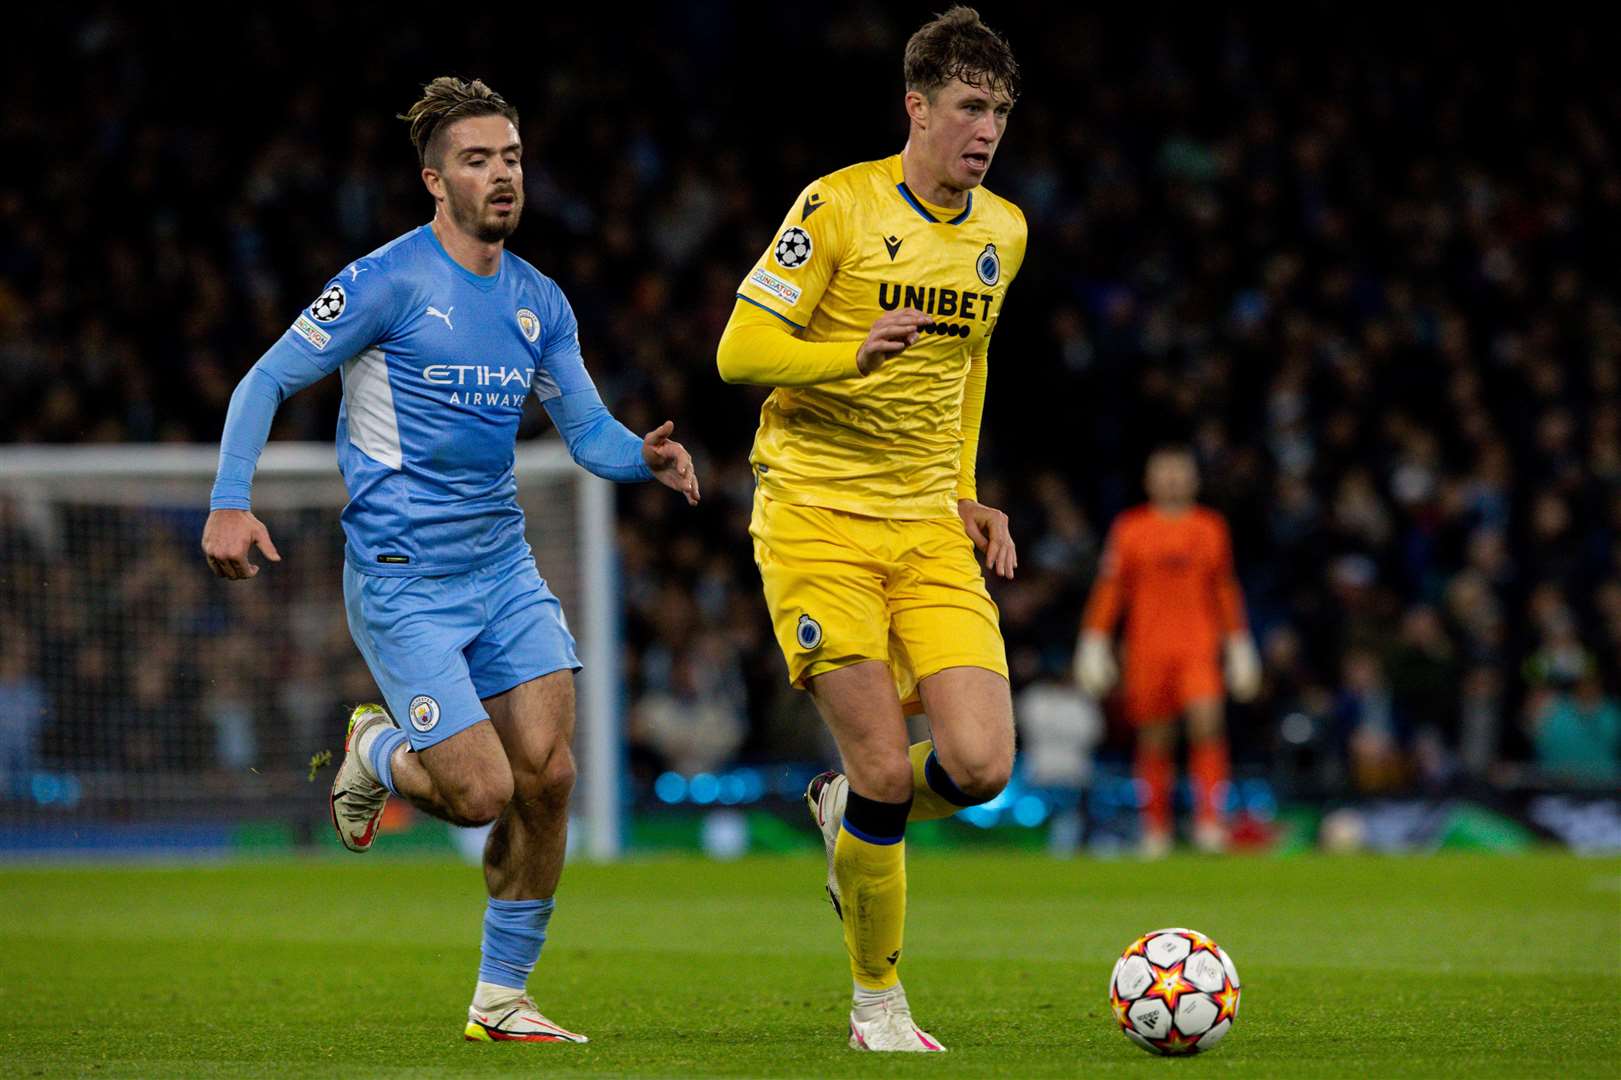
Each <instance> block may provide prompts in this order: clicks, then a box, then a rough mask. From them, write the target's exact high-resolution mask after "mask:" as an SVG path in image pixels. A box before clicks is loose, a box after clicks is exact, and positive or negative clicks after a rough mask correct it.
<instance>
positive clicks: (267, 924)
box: [0, 852, 1621, 1080]
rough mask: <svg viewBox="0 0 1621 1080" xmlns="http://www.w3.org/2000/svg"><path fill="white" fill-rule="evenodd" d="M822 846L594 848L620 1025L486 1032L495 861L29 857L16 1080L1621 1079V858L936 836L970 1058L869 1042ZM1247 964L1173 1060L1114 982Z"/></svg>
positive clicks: (935, 995)
mask: <svg viewBox="0 0 1621 1080" xmlns="http://www.w3.org/2000/svg"><path fill="white" fill-rule="evenodd" d="M822 873H823V870H822V864H821V860H820V859H819V858H816V857H812V856H808V855H807V856H804V857H799V856H778V857H761V858H754V859H747V860H743V861H741V862H735V863H711V862H706V861H702V860H698V859H694V858H675V857H671V858H660V859H648V860H642V861H632V862H628V863H625V864H622V865H617V866H586V865H576V866H572V867H570V869H569V872H568V874H567V875H566V876H565V878H564V882H563V886H564V887H563V891H562V893H561V895H560V900H559V905H558V910H557V915H556V916H555V918H554V920H553V922H552V932H551V940H550V942H549V943H548V945H547V947H546V953H545V955H544V956H543V957H542V959H541V962H540V966H539V967H538V968H537V970H536V975H535V978H534V979H533V980H532V982H531V988H532V990H533V991H534V992H535V996H536V998H537V999H538V1000H539V1002H540V1005H541V1008H542V1009H544V1010H545V1011H547V1012H548V1013H550V1014H551V1015H552V1017H553V1018H554V1019H556V1020H558V1021H559V1022H561V1023H563V1024H564V1025H566V1026H569V1027H573V1028H575V1029H577V1030H581V1031H584V1032H586V1033H587V1034H589V1035H590V1036H591V1038H592V1040H593V1041H592V1042H591V1044H590V1045H589V1046H558V1045H514V1044H506V1045H494V1046H492V1045H486V1044H471V1043H464V1042H463V1041H462V1038H461V1028H462V1024H463V1022H464V1019H465V1016H464V1010H465V1008H466V1005H467V999H468V996H469V995H470V993H471V990H472V978H473V972H474V968H475V965H476V963H477V955H478V936H479V920H480V917H481V911H482V904H483V900H482V895H481V883H480V878H479V874H478V871H477V870H475V869H473V868H470V867H467V866H462V865H457V864H452V863H446V862H439V861H412V860H401V859H392V860H391V859H389V858H388V857H387V855H386V854H385V855H382V856H381V857H380V856H379V855H370V856H367V857H364V858H360V857H349V858H330V859H329V858H315V859H310V860H301V861H293V860H284V861H274V862H257V863H233V864H227V865H201V866H183V867H161V868H160V867H150V868H101V867H97V868H76V867H67V868H37V869H35V868H24V869H15V868H13V869H3V870H0V1075H4V1076H7V1077H13V1076H15V1077H29V1076H94V1077H180V1076H208V1077H231V1078H240V1077H274V1078H276V1080H293V1078H296V1077H345V1078H360V1077H370V1076H379V1077H383V1076H387V1077H461V1076H533V1075H546V1076H553V1077H576V1076H705V1075H715V1076H760V1077H776V1076H802V1077H826V1076H839V1077H845V1076H856V1077H859V1076H937V1077H943V1076H951V1077H958V1076H975V1077H977V1076H1010V1077H1037V1076H1082V1075H1084V1076H1087V1077H1113V1076H1154V1077H1168V1076H1171V1075H1172V1074H1175V1076H1176V1077H1177V1078H1179V1080H1187V1078H1189V1077H1193V1076H1234V1077H1245V1078H1254V1077H1333V1078H1336V1080H1338V1078H1341V1077H1348V1076H1350V1077H1407V1076H1423V1077H1430V1076H1436V1077H1441V1076H1457V1077H1472V1078H1473V1077H1533V1076H1535V1077H1553V1076H1559V1077H1578V1076H1595V1077H1597V1076H1614V1075H1616V1074H1615V1071H1614V1070H1615V1068H1616V1061H1617V1057H1618V1053H1621V1009H1618V1008H1617V999H1616V997H1615V992H1616V989H1617V981H1616V977H1617V975H1618V974H1621V862H1618V861H1616V860H1597V859H1579V858H1575V857H1571V856H1567V855H1558V854H1538V855H1533V856H1529V857H1525V858H1501V857H1487V856H1479V857H1477V856H1466V855H1456V856H1443V857H1435V858H1340V859H1333V858H1321V857H1302V858H1297V859H1264V858H1232V859H1225V860H1217V859H1201V858H1195V857H1179V858H1176V859H1172V860H1170V861H1168V862H1164V863H1158V864H1151V865H1144V864H1139V863H1134V862H1125V861H1121V862H1091V861H1087V860H1075V861H1069V862H1056V861H1050V860H1048V859H1045V858H1042V857H1040V856H1036V855H990V854H950V853H939V852H927V853H924V852H918V853H915V854H914V856H913V858H912V859H911V868H910V877H911V887H912V908H911V916H910V922H909V925H908V928H907V930H908V936H907V956H906V960H905V961H904V962H903V970H904V973H905V977H906V984H907V988H908V991H909V993H910V997H911V999H912V1003H913V1006H914V1009H915V1011H916V1013H917V1015H918V1017H919V1019H920V1020H921V1021H922V1022H923V1023H924V1024H925V1025H926V1026H927V1027H928V1028H930V1029H931V1030H932V1031H933V1032H934V1033H935V1035H936V1036H937V1037H939V1038H940V1039H941V1040H942V1041H943V1042H944V1043H945V1044H946V1045H947V1046H948V1047H950V1048H951V1052H950V1053H949V1054H945V1055H915V1056H914V1055H895V1056H888V1055H885V1056H880V1055H858V1054H856V1053H854V1052H853V1051H850V1050H847V1049H845V1047H844V1034H845V1032H844V1023H845V1009H846V1005H845V1001H846V994H847V991H848V987H849V983H848V981H847V980H848V975H847V969H846V967H845V961H844V957H843V949H842V943H841V939H840V937H839V934H838V929H837V924H836V922H835V920H834V918H833V915H832V913H831V910H830V909H829V908H828V906H827V905H826V903H825V902H824V901H822V900H821V899H820V898H819V897H820V891H821V879H822ZM1161 926H1191V927H1194V928H1196V929H1199V930H1203V931H1205V932H1206V933H1208V934H1210V935H1212V936H1213V937H1214V938H1215V939H1216V940H1217V941H1219V942H1220V943H1221V944H1222V945H1223V946H1225V947H1226V948H1227V949H1228V950H1229V951H1230V952H1231V953H1232V955H1233V958H1234V960H1235V961H1236V963H1237V965H1238V970H1239V974H1240V975H1241V976H1242V977H1243V979H1244V987H1245V988H1244V1002H1243V1007H1242V1011H1241V1013H1240V1019H1239V1023H1238V1025H1237V1026H1236V1027H1235V1028H1234V1030H1233V1031H1232V1033H1231V1034H1230V1035H1229V1036H1228V1037H1227V1040H1226V1041H1225V1042H1224V1043H1223V1044H1222V1045H1221V1046H1219V1047H1218V1048H1217V1049H1216V1050H1215V1051H1213V1052H1212V1053H1209V1054H1206V1055H1202V1056H1200V1057H1198V1058H1192V1059H1180V1060H1170V1059H1159V1058H1153V1057H1150V1056H1148V1055H1146V1054H1144V1053H1142V1052H1141V1051H1140V1050H1138V1049H1136V1048H1135V1047H1133V1046H1131V1045H1130V1044H1129V1043H1128V1042H1127V1041H1126V1039H1125V1038H1124V1037H1123V1036H1122V1035H1121V1034H1120V1032H1119V1031H1118V1030H1116V1029H1115V1027H1114V1026H1113V1023H1112V1021H1111V1018H1110V1013H1109V1008H1108V1001H1107V995H1106V992H1105V986H1106V983H1107V980H1108V975H1109V971H1110V969H1111V967H1112V966H1113V962H1114V959H1115V957H1116V955H1118V953H1119V951H1120V950H1121V949H1122V948H1124V947H1125V946H1126V945H1127V944H1129V943H1130V942H1131V940H1132V939H1133V938H1134V937H1136V936H1137V935H1138V934H1139V933H1141V932H1142V931H1144V930H1150V929H1155V928H1158V927H1161Z"/></svg>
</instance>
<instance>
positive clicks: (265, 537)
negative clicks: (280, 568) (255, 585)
mask: <svg viewBox="0 0 1621 1080" xmlns="http://www.w3.org/2000/svg"><path fill="white" fill-rule="evenodd" d="M255 545H257V546H258V548H259V551H260V553H261V554H263V555H264V557H265V558H267V559H269V560H270V561H271V562H281V552H279V551H277V550H276V545H275V544H273V543H272V542H271V540H270V530H269V529H267V528H265V525H264V522H262V521H260V520H259V519H258V518H256V517H254V516H253V514H252V513H250V512H249V511H247V510H215V511H214V512H213V513H211V514H209V515H208V521H207V523H206V524H204V526H203V557H204V558H206V559H207V560H208V568H209V569H210V570H212V571H214V573H215V575H217V576H219V577H222V578H228V579H230V580H231V581H246V580H247V579H248V578H250V577H253V576H254V575H255V574H257V573H258V572H259V567H258V564H256V563H254V562H251V561H249V559H248V553H249V550H250V549H251V548H253V547H254V546H255Z"/></svg>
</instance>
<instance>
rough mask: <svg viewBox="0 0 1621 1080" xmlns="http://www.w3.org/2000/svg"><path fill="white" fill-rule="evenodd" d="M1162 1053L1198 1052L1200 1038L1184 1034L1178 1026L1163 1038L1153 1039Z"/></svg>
mask: <svg viewBox="0 0 1621 1080" xmlns="http://www.w3.org/2000/svg"><path fill="white" fill-rule="evenodd" d="M1153 1043H1154V1045H1155V1046H1157V1047H1159V1049H1160V1053H1162V1054H1196V1053H1198V1051H1199V1040H1198V1039H1197V1038H1195V1037H1193V1036H1191V1035H1184V1034H1182V1033H1181V1032H1180V1031H1178V1030H1176V1028H1174V1027H1173V1028H1171V1033H1170V1034H1169V1035H1167V1036H1165V1038H1163V1039H1155V1040H1153Z"/></svg>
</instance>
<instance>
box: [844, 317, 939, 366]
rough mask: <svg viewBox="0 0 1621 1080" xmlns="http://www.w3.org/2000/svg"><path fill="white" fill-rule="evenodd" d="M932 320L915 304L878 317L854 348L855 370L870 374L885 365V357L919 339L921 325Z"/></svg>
mask: <svg viewBox="0 0 1621 1080" xmlns="http://www.w3.org/2000/svg"><path fill="white" fill-rule="evenodd" d="M933 322H934V320H933V319H932V318H930V317H929V316H927V315H925V314H923V312H921V311H919V310H918V309H917V308H909V307H908V308H901V309H899V310H898V311H890V312H886V313H885V314H883V315H880V316H879V317H878V321H877V322H875V323H873V324H872V329H871V330H869V331H867V340H866V341H863V342H862V343H861V348H859V349H857V350H856V370H858V371H860V372H861V374H863V375H871V374H872V373H873V372H875V371H877V370H878V369H879V368H881V367H883V366H884V363H885V361H887V360H888V359H889V358H890V357H892V356H895V355H897V354H898V353H900V352H901V351H902V350H904V349H905V348H906V347H907V346H908V345H911V344H913V343H915V342H916V341H917V339H918V330H919V328H920V327H924V326H928V325H930V324H931V323H933Z"/></svg>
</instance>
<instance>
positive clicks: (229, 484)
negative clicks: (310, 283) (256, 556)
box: [208, 260, 395, 510]
mask: <svg viewBox="0 0 1621 1080" xmlns="http://www.w3.org/2000/svg"><path fill="white" fill-rule="evenodd" d="M394 309H395V303H394V297H393V294H392V290H391V288H390V286H389V282H388V279H387V275H386V274H385V273H384V272H383V271H382V270H381V269H380V268H378V267H377V266H376V265H375V264H373V263H372V262H371V261H370V260H361V261H360V262H357V263H354V264H352V265H350V266H349V267H348V268H347V269H345V270H343V271H342V272H340V273H339V274H338V275H337V276H336V277H334V278H333V279H332V280H331V281H329V282H327V285H326V288H325V289H323V290H322V291H321V294H320V295H319V296H318V297H316V298H315V300H314V301H313V302H312V303H311V304H310V306H309V307H307V308H305V309H304V310H303V311H301V312H299V314H298V317H297V318H296V319H294V320H293V325H292V326H290V327H288V328H287V330H286V332H285V333H283V334H282V336H281V337H280V338H279V339H278V340H277V341H276V343H275V344H274V345H272V346H271V347H270V348H269V349H268V350H266V352H265V354H264V355H263V356H261V357H260V358H259V360H258V362H257V363H255V364H254V365H253V367H251V368H249V369H248V373H247V374H246V375H245V376H243V378H242V381H241V382H239V383H237V386H236V390H235V392H233V393H232V394H231V404H230V408H229V409H227V410H226V413H225V430H224V431H223V432H222V433H221V435H220V462H219V470H218V472H216V473H215V476H214V490H213V493H212V494H211V495H210V496H209V500H208V506H209V509H210V510H247V509H249V507H250V506H251V505H252V494H253V473H254V470H255V469H256V468H257V467H258V465H259V454H260V453H261V452H262V451H263V450H264V446H265V441H266V440H267V439H269V437H270V426H271V424H272V423H273V422H274V420H275V417H276V410H277V409H278V408H280V407H281V403H282V402H284V401H286V400H287V399H288V398H290V397H292V396H293V395H294V394H296V393H298V392H299V391H300V390H302V389H304V388H305V387H307V386H311V385H313V384H315V383H316V382H319V381H320V380H321V379H322V378H324V377H326V376H327V375H330V374H331V373H332V372H334V371H336V370H337V369H338V367H339V365H341V364H342V363H343V362H344V361H345V360H347V359H349V358H350V357H352V356H355V355H356V354H358V353H361V352H363V351H365V350H366V349H368V348H370V347H371V346H372V345H375V344H377V343H379V342H380V341H382V340H383V339H384V338H385V337H386V336H387V333H388V329H389V327H390V325H391V324H392V323H393V321H394V315H395V310H394Z"/></svg>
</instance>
